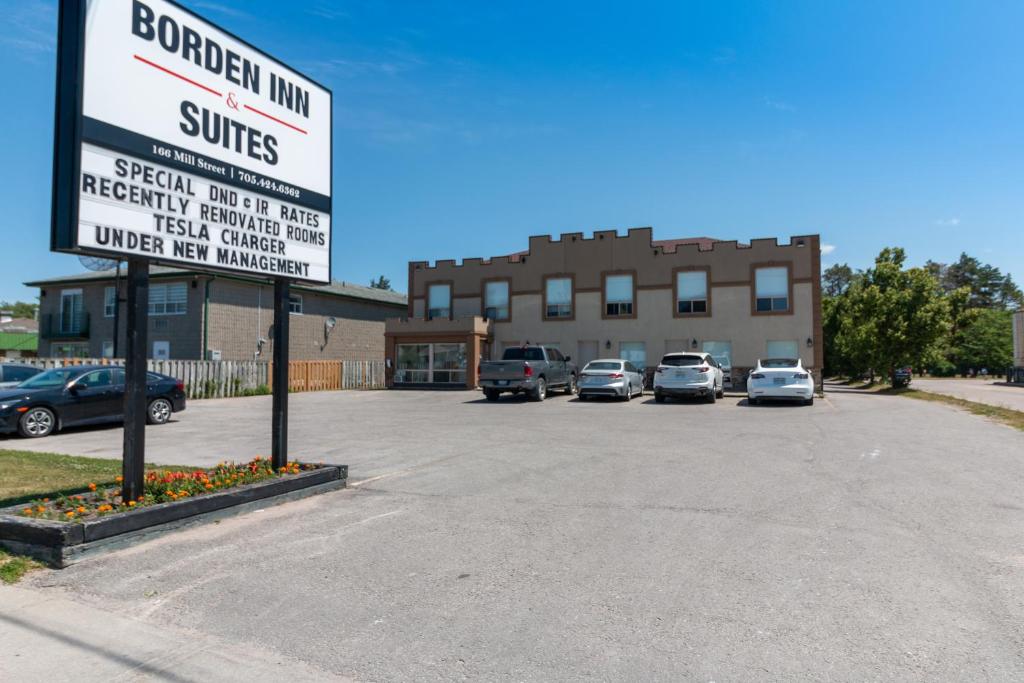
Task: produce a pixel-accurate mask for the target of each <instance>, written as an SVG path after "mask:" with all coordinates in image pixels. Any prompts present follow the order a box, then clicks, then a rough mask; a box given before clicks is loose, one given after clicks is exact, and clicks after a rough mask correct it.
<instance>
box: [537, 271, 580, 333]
mask: <svg viewBox="0 0 1024 683" xmlns="http://www.w3.org/2000/svg"><path fill="white" fill-rule="evenodd" d="M548 280H568V281H569V315H565V316H562V315H548ZM540 295H541V309H540V315H541V320H543V321H545V322H549V321H550V322H568V321H572V320H576V275H575V274H573V273H545V274H544V275H543V276H541V290H540Z"/></svg>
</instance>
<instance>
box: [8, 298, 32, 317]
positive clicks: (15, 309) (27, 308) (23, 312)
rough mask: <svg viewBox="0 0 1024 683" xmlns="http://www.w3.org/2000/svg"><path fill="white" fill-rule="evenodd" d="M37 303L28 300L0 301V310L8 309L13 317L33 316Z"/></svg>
mask: <svg viewBox="0 0 1024 683" xmlns="http://www.w3.org/2000/svg"><path fill="white" fill-rule="evenodd" d="M38 308H39V304H37V303H30V302H28V301H14V302H9V301H0V311H10V312H11V313H12V314H13V315H14V317H15V318H35V317H36V309H38Z"/></svg>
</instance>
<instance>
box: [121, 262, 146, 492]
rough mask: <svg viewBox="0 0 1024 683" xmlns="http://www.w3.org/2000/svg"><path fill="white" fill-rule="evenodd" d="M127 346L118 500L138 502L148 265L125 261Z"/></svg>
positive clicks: (143, 421)
mask: <svg viewBox="0 0 1024 683" xmlns="http://www.w3.org/2000/svg"><path fill="white" fill-rule="evenodd" d="M126 279H127V285H128V297H127V298H128V302H127V304H128V305H127V308H128V310H127V314H128V320H127V323H128V324H127V326H126V327H127V335H126V340H127V344H126V347H127V348H125V355H124V360H125V387H124V454H123V460H122V464H121V474H122V476H123V477H124V481H123V482H122V485H121V499H122V500H123V501H125V502H128V501H130V500H136V499H138V498H139V497H140V496H141V495H142V493H143V490H144V482H143V475H144V473H145V468H146V463H145V452H146V411H147V410H148V406H147V405H146V330H147V328H148V327H149V325H148V322H149V262H148V261H146V260H145V259H141V258H129V259H128V277H127V278H126Z"/></svg>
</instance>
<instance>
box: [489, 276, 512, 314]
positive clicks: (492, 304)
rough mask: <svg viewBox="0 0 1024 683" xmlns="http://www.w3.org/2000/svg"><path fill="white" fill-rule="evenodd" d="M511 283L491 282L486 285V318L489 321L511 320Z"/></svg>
mask: <svg viewBox="0 0 1024 683" xmlns="http://www.w3.org/2000/svg"><path fill="white" fill-rule="evenodd" d="M508 297H509V281H508V280H491V281H489V282H485V283H484V317H485V318H487V319H488V320H508V319H509V303H508V301H509V298H508Z"/></svg>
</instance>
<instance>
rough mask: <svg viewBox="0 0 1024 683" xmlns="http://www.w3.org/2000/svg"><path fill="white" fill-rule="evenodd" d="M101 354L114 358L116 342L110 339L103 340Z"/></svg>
mask: <svg viewBox="0 0 1024 683" xmlns="http://www.w3.org/2000/svg"><path fill="white" fill-rule="evenodd" d="M100 356H101V357H102V358H113V357H114V342H113V341H112V340H110V339H104V340H103V347H102V348H101V349H100Z"/></svg>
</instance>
